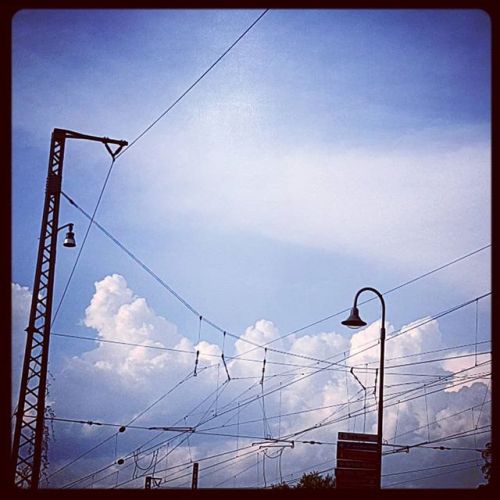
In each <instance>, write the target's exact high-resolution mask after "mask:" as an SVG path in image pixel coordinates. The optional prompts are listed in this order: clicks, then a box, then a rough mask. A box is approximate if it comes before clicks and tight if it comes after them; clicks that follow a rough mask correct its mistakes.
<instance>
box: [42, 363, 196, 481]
mask: <svg viewBox="0 0 500 500" xmlns="http://www.w3.org/2000/svg"><path fill="white" fill-rule="evenodd" d="M191 377H192V373H191V371H190V372H189V373H188V375H187V376H185V377H184V378H183V379H181V380H180V381H179V382H177V384H175V385H174V386H173V387H172V388H171V389H169V390H168V391H167V392H166V393H165V394H164V395H163V396H161V397H160V398H159V399H157V400H156V401H155V402H154V403H153V404H151V405H150V406H148V407H147V408H146V409H145V410H143V411H141V412H140V413H139V414H138V415H136V416H135V417H134V418H133V419H132V420H130V421H129V422H128V423H127V424H126V425H125V427H127V426H129V425H131V424H132V423H133V422H135V421H136V420H137V419H138V418H139V417H140V416H142V415H144V413H146V412H147V411H148V410H149V409H151V408H152V407H153V406H154V405H155V404H157V403H158V402H160V401H161V399H163V398H165V397H166V396H167V395H168V394H170V393H171V392H172V391H174V390H175V389H177V387H179V386H180V385H182V384H183V383H184V382H186V381H187V380H188V379H189V378H191ZM117 434H118V433H114V434H112V435H110V436H108V437H107V438H105V439H104V440H103V441H101V442H100V443H98V444H97V445H95V446H93V447H92V448H90V449H89V450H87V451H85V452H83V453H81V454H80V455H78V456H77V457H76V458H75V459H74V460H72V461H70V462H68V463H66V464H64V465H63V466H62V467H60V468H59V469H57V470H56V471H55V472H53V473H52V474H50V475H49V476H48V478H47V479H50V478H51V477H53V476H55V475H56V474H58V473H59V472H61V471H62V470H64V469H66V468H67V467H69V466H70V465H73V464H74V463H75V462H77V461H78V460H80V459H82V458H83V457H84V456H86V455H88V454H89V453H91V452H92V451H94V450H95V449H96V448H99V447H100V446H102V445H103V444H104V443H107V442H108V441H109V440H110V439H112V438H114V437H115V436H116V435H117Z"/></svg>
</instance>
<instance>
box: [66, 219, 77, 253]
mask: <svg viewBox="0 0 500 500" xmlns="http://www.w3.org/2000/svg"><path fill="white" fill-rule="evenodd" d="M63 245H64V246H65V247H68V248H73V247H76V241H75V233H74V232H73V225H70V226H69V231H68V232H67V233H66V238H64V242H63Z"/></svg>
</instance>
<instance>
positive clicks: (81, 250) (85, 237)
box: [52, 158, 115, 324]
mask: <svg viewBox="0 0 500 500" xmlns="http://www.w3.org/2000/svg"><path fill="white" fill-rule="evenodd" d="M114 164H115V158H113V160H112V161H111V165H110V166H109V168H108V173H107V174H106V178H105V179H104V184H103V185H102V188H101V192H100V193H99V198H98V199H97V203H96V205H95V208H94V212H93V213H92V216H91V218H90V222H89V225H88V226H87V230H86V231H85V236H84V237H83V241H82V244H81V245H80V248H79V250H78V254H77V256H76V259H75V262H74V264H73V268H72V269H71V273H70V274H69V277H68V280H67V281H66V285H65V287H64V290H63V293H62V295H61V298H60V300H59V304H58V305H57V308H56V312H55V313H54V318H53V320H52V324H54V323H55V321H56V318H57V314H58V312H59V309H61V305H62V303H63V300H64V297H65V296H66V292H67V291H68V288H69V285H70V283H71V280H72V278H73V275H74V274H75V269H76V266H77V265H78V261H79V260H80V256H81V255H82V252H83V249H84V247H85V243H86V241H87V238H88V236H89V232H90V229H91V227H92V223H93V222H94V218H95V214H96V213H97V209H98V208H99V205H100V204H101V200H102V197H103V195H104V191H105V189H106V186H107V184H108V180H109V177H110V175H111V171H112V170H113V166H114ZM61 194H62V191H61Z"/></svg>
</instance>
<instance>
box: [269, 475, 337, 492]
mask: <svg viewBox="0 0 500 500" xmlns="http://www.w3.org/2000/svg"><path fill="white" fill-rule="evenodd" d="M272 488H278V489H290V488H295V489H327V488H335V478H334V477H333V476H331V475H330V474H327V475H326V476H322V475H321V474H320V473H319V472H315V471H313V472H310V473H308V474H303V475H302V477H301V478H300V480H299V482H298V483H297V484H296V485H295V486H292V487H290V486H289V485H288V484H287V483H279V484H275V485H273V486H272Z"/></svg>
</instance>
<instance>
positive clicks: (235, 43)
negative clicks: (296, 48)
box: [52, 9, 269, 323]
mask: <svg viewBox="0 0 500 500" xmlns="http://www.w3.org/2000/svg"><path fill="white" fill-rule="evenodd" d="M268 11H269V9H265V10H264V11H263V12H262V13H261V14H260V15H259V16H258V17H257V18H256V19H255V20H254V21H253V22H252V24H250V26H248V28H246V29H245V31H243V33H241V34H240V35H239V36H238V38H237V39H236V40H235V41H234V42H233V43H232V44H231V45H230V46H229V47H228V48H227V49H226V50H225V51H224V52H223V53H222V54H221V55H220V56H219V57H218V58H217V59H216V60H215V61H214V62H213V63H212V64H211V65H210V66H209V67H208V68H207V69H206V70H205V71H204V72H203V73H202V74H201V75H200V76H199V77H198V78H197V79H196V80H195V81H194V82H193V83H192V84H191V85H190V86H189V87H188V88H187V89H186V90H185V91H184V92H183V93H182V94H181V95H180V96H179V97H178V98H177V99H176V100H175V101H174V102H173V103H172V104H171V105H170V106H169V107H168V108H167V109H166V110H165V111H163V112H162V113H161V114H160V116H158V118H156V119H155V120H154V121H153V122H152V123H151V124H150V125H148V126H147V127H146V128H145V129H144V130H143V131H142V132H141V133H140V134H139V135H138V136H137V137H136V138H135V139H134V140H133V141H131V142H130V143H129V144H128V146H126V147H125V148H124V149H122V150H121V151H120V152H118V153H117V154H116V155H112V156H113V159H112V162H111V165H110V166H109V168H108V172H107V174H106V178H105V180H104V183H103V185H102V187H101V190H100V193H99V197H98V199H97V202H96V205H95V207H94V211H93V213H92V217H91V219H90V223H89V225H88V227H87V230H86V232H85V236H84V238H83V240H82V243H81V245H80V248H79V251H78V254H77V256H76V259H75V262H74V264H73V267H72V269H71V272H70V274H69V277H68V279H67V281H66V285H65V287H64V290H63V292H62V295H61V298H60V300H59V304H58V305H57V308H56V311H55V313H54V317H53V320H52V322H53V323H54V322H55V320H56V318H57V315H58V313H59V310H60V308H61V305H62V303H63V301H64V298H65V296H66V293H67V291H68V289H69V285H70V283H71V280H72V278H73V275H74V273H75V270H76V267H77V265H78V262H79V260H80V256H81V254H82V252H83V249H84V247H85V243H86V241H87V238H88V235H89V232H90V229H91V227H92V222H93V220H94V217H95V215H96V213H97V210H98V208H99V205H100V203H101V200H102V197H103V195H104V191H105V190H106V186H107V184H108V181H109V178H110V176H111V171H112V170H113V166H114V164H115V161H116V160H117V159H118V158H119V157H121V156H122V155H123V154H124V153H125V152H126V151H128V150H129V149H130V148H131V147H133V146H134V145H135V144H136V143H137V142H138V141H139V140H140V139H141V138H142V137H143V136H144V135H145V134H146V133H147V132H148V131H149V130H151V129H152V128H153V127H154V126H155V125H156V124H157V123H158V122H159V121H160V120H161V119H162V118H163V117H164V116H165V115H166V114H167V113H169V112H170V111H171V110H172V109H173V108H174V107H175V106H176V105H177V104H178V103H179V102H180V101H181V100H182V99H184V97H185V96H186V95H187V94H189V92H191V90H193V89H194V87H196V85H198V83H200V82H201V80H203V78H205V76H207V75H208V73H210V71H212V69H213V68H215V66H217V64H218V63H219V62H220V61H221V60H222V59H223V58H224V57H225V56H226V55H227V54H228V53H229V52H230V51H231V50H232V49H233V48H234V47H235V46H236V45H237V44H238V42H239V41H240V40H241V39H242V38H243V37H244V36H245V35H246V34H247V33H248V32H249V31H250V30H251V29H252V28H253V27H254V26H255V25H256V24H257V23H258V22H259V21H260V20H261V19H262V17H264V15H265V14H267V12H268Z"/></svg>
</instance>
